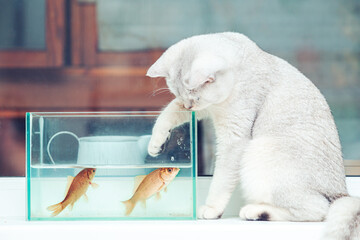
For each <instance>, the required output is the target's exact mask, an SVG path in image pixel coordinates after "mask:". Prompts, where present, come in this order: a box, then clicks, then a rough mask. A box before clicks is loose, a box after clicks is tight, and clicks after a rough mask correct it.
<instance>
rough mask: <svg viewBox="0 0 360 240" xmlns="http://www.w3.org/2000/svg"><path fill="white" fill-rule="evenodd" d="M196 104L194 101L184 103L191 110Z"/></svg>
mask: <svg viewBox="0 0 360 240" xmlns="http://www.w3.org/2000/svg"><path fill="white" fill-rule="evenodd" d="M193 106H194V101H192V100H191V101H190V102H189V103H184V108H186V109H188V110H191V109H192V108H193Z"/></svg>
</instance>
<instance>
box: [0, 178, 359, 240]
mask: <svg viewBox="0 0 360 240" xmlns="http://www.w3.org/2000/svg"><path fill="white" fill-rule="evenodd" d="M209 182H210V179H209V178H200V179H199V180H198V203H199V204H202V203H203V202H204V201H205V197H206V193H207V190H208V186H209ZM347 183H348V188H349V192H350V194H352V195H354V196H360V178H347ZM25 201H26V196H25V178H0V240H7V239H26V240H31V239H34V240H39V239H47V240H48V239H49V240H54V239H61V240H67V239H79V240H80V239H85V240H90V239H121V240H122V239H142V240H145V239H157V240H165V239H169V240H173V239H182V240H187V239H217V240H225V239H251V240H257V239H262V240H263V239H284V240H285V239H286V240H288V239H292V240H304V239H307V240H312V239H318V238H319V237H320V235H321V232H322V230H323V227H324V223H312V222H309V223H298V222H247V221H241V220H239V219H238V218H237V217H236V215H237V213H238V211H239V209H240V204H241V203H239V202H241V200H240V199H239V198H238V197H237V196H234V197H233V198H232V199H231V201H230V204H229V206H228V208H227V210H226V212H225V214H224V217H223V218H222V219H219V220H197V221H69V222H58V221H35V222H29V221H26V220H25Z"/></svg>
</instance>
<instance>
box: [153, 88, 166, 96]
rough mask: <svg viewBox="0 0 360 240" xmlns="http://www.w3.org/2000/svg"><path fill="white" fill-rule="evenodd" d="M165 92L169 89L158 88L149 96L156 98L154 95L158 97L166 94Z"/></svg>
mask: <svg viewBox="0 0 360 240" xmlns="http://www.w3.org/2000/svg"><path fill="white" fill-rule="evenodd" d="M166 92H170V89H169V88H159V89H156V90H154V91H153V92H152V93H151V96H156V95H159V94H161V93H166Z"/></svg>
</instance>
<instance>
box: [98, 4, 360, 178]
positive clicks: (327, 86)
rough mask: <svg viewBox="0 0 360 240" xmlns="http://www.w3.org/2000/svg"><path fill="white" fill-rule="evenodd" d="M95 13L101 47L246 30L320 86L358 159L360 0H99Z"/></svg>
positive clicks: (146, 45)
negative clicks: (345, 2) (344, 1)
mask: <svg viewBox="0 0 360 240" xmlns="http://www.w3.org/2000/svg"><path fill="white" fill-rule="evenodd" d="M97 17H98V27H99V45H98V48H99V50H101V51H119V52H121V51H135V50H136V51H142V50H146V49H151V48H161V49H166V48H167V47H169V46H170V45H172V44H173V43H175V42H177V41H179V40H181V39H183V38H186V37H189V36H192V35H197V34H203V33H211V32H222V31H236V32H241V33H244V34H246V35H247V36H249V37H250V38H251V39H252V40H254V41H255V42H256V43H257V44H258V45H259V46H260V47H261V48H263V49H264V50H266V51H268V52H270V53H273V54H275V55H277V56H279V57H282V58H284V59H286V60H287V61H289V62H290V63H291V64H293V65H295V66H296V67H297V68H299V69H300V70H301V71H302V72H303V73H304V74H305V75H306V76H307V77H309V78H310V79H311V80H312V81H313V82H314V83H315V85H316V86H317V87H319V88H320V90H321V92H322V93H323V94H324V95H325V97H326V99H327V101H328V102H329V104H330V107H331V109H332V112H333V114H334V117H335V121H336V123H337V126H338V129H339V132H340V137H341V141H342V146H343V152H344V158H345V159H360V151H359V149H360V104H359V103H360V61H359V60H360V54H359V50H360V2H359V1H349V2H347V4H344V3H343V1H341V0H328V1H325V0H315V1H313V0H312V1H310V0H305V1H283V0H269V1H263V0H255V1H253V0H245V1H236V0H224V1H216V0H209V1H203V0H184V1H180V0H178V1H163V0H154V1H146V0H136V1H127V0H98V1H97ZM205 168H208V167H205ZM209 169H210V168H209ZM200 171H201V166H200Z"/></svg>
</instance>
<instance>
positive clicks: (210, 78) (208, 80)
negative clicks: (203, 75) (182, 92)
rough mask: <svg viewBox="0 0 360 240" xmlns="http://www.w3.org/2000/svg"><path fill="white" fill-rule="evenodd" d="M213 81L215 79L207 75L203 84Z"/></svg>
mask: <svg viewBox="0 0 360 240" xmlns="http://www.w3.org/2000/svg"><path fill="white" fill-rule="evenodd" d="M214 81H215V79H214V78H213V77H209V78H208V79H207V80H206V81H205V83H204V84H209V83H213V82H214Z"/></svg>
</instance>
